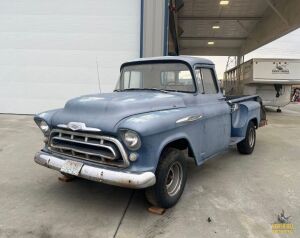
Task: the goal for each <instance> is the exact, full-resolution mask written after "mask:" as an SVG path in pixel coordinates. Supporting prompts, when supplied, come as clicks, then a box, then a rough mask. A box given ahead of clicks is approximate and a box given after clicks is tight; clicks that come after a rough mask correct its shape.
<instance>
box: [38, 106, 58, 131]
mask: <svg viewBox="0 0 300 238" xmlns="http://www.w3.org/2000/svg"><path fill="white" fill-rule="evenodd" d="M60 110H62V109H53V110H49V111H46V112H41V113H39V114H36V115H35V116H34V117H33V119H34V121H35V122H37V121H38V120H44V121H46V122H47V124H48V125H49V126H50V128H51V127H52V117H53V115H54V114H56V113H57V112H58V111H60Z"/></svg>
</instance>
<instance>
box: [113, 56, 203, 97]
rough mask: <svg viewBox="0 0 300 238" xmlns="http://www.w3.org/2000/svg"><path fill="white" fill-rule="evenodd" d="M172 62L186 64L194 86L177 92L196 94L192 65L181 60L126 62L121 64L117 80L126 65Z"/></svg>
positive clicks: (196, 87) (196, 88)
mask: <svg viewBox="0 0 300 238" xmlns="http://www.w3.org/2000/svg"><path fill="white" fill-rule="evenodd" d="M172 63H180V64H184V65H186V66H187V68H188V69H189V70H190V73H191V76H192V79H193V83H194V88H195V90H194V91H177V92H179V93H189V94H194V95H196V94H198V84H197V82H196V78H195V72H194V67H193V66H191V65H190V64H189V63H187V62H185V61H183V60H177V59H169V60H141V61H132V62H126V63H124V64H122V65H121V68H120V77H119V80H120V79H121V77H122V74H123V73H124V68H125V67H126V66H133V65H143V64H172ZM169 91H170V92H172V91H171V90H169Z"/></svg>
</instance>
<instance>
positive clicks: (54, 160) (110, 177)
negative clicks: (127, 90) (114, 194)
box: [34, 151, 156, 188]
mask: <svg viewBox="0 0 300 238" xmlns="http://www.w3.org/2000/svg"><path fill="white" fill-rule="evenodd" d="M34 161H35V162H36V163H38V164H40V165H42V166H45V167H47V168H50V169H54V170H57V171H60V169H61V167H62V166H63V164H64V163H65V160H63V159H60V158H58V157H56V156H53V155H50V154H47V153H45V152H42V151H40V152H38V153H36V155H35V157H34ZM78 177H81V178H85V179H88V180H92V181H96V182H101V183H106V184H111V185H116V186H120V187H127V188H146V187H150V186H152V185H154V184H155V182H156V179H155V175H154V173H152V172H144V173H141V174H135V173H126V172H120V171H114V170H109V169H104V168H97V167H94V166H91V165H86V164H84V165H83V167H82V168H81V171H80V173H79V175H78Z"/></svg>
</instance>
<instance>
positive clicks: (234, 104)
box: [34, 57, 261, 208]
mask: <svg viewBox="0 0 300 238" xmlns="http://www.w3.org/2000/svg"><path fill="white" fill-rule="evenodd" d="M260 108H261V106H260V102H259V97H257V96H248V97H229V98H226V97H224V96H223V94H222V93H221V92H220V89H219V86H218V83H217V78H216V74H215V69H214V64H213V63H212V62H211V61H209V60H206V59H201V58H194V57H158V58H144V59H138V60H135V61H130V62H127V63H124V64H123V65H122V66H121V76H120V80H119V82H118V85H117V87H116V90H115V91H114V92H113V93H103V94H95V95H87V96H82V97H78V98H75V99H72V100H70V101H68V102H67V103H66V105H65V107H64V108H62V109H57V110H52V111H48V112H44V113H41V114H38V115H36V116H35V118H34V120H35V122H36V124H37V125H38V126H39V127H40V129H41V130H42V132H43V133H44V136H45V139H44V142H45V146H44V148H43V149H42V150H41V151H39V152H38V153H37V154H36V155H35V161H36V162H37V163H38V164H40V165H43V166H45V167H48V168H51V169H54V170H57V171H60V172H61V173H63V174H67V175H72V176H78V177H81V178H85V179H89V180H94V181H97V182H103V183H107V184H112V185H116V186H123V187H129V188H137V189H144V188H145V189H146V197H147V199H148V201H149V202H150V203H151V204H153V205H155V206H159V207H164V208H168V207H171V206H173V205H174V204H176V202H177V201H178V200H179V198H180V196H181V194H182V192H183V190H184V186H185V183H186V179H187V166H186V159H187V158H186V154H185V153H184V152H186V151H187V153H188V155H189V156H190V157H192V158H193V159H194V161H195V164H196V165H198V166H199V165H201V164H202V163H203V162H205V161H206V160H208V159H210V158H213V157H214V156H216V155H218V154H219V153H220V152H222V151H224V150H226V149H227V148H228V147H229V146H231V145H237V148H238V151H239V152H240V153H242V154H250V153H252V151H253V150H254V147H255V141H256V132H255V130H256V129H257V128H258V126H259V124H260V120H261V117H260ZM199 182H201V181H199Z"/></svg>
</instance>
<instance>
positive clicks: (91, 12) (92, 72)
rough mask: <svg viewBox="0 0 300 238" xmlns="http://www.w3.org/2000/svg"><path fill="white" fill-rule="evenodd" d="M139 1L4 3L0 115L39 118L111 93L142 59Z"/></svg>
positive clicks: (0, 10) (0, 23)
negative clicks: (77, 100)
mask: <svg viewBox="0 0 300 238" xmlns="http://www.w3.org/2000/svg"><path fill="white" fill-rule="evenodd" d="M140 14H141V6H140V0H122V1H120V0H43V1H41V0H1V1H0V113H28V114H31V113H37V112H40V111H45V110H48V109H52V108H58V107H62V106H63V105H64V103H65V101H66V100H68V99H70V98H72V97H75V96H79V95H83V94H89V93H97V92H99V90H98V73H97V61H98V66H99V68H98V69H99V78H100V82H101V89H102V91H104V92H108V91H111V90H113V88H114V86H115V84H116V81H117V79H118V75H119V67H120V64H121V63H122V62H123V61H126V60H128V59H132V58H137V57H139V52H140Z"/></svg>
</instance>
